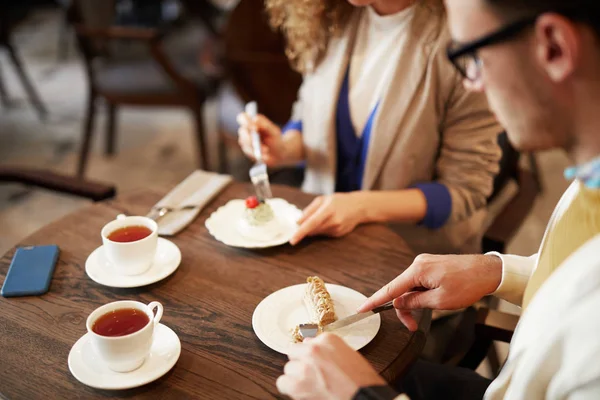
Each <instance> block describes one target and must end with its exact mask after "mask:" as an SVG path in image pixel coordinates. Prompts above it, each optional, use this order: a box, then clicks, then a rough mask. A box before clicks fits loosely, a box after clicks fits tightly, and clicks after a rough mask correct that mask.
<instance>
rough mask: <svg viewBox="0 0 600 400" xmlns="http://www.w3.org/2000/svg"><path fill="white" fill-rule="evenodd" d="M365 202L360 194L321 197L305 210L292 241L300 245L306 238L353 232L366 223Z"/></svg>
mask: <svg viewBox="0 0 600 400" xmlns="http://www.w3.org/2000/svg"><path fill="white" fill-rule="evenodd" d="M363 203H364V202H363V201H362V199H361V198H360V192H354V193H335V194H332V195H328V196H320V197H317V198H316V199H315V200H313V202H312V203H310V205H309V206H308V207H306V208H305V209H304V212H303V213H302V217H301V218H300V220H299V221H298V225H300V226H299V227H298V231H296V233H295V234H294V236H293V237H292V239H291V240H290V244H291V245H295V244H297V243H299V242H300V241H301V240H302V239H304V238H305V237H306V236H315V235H326V236H332V237H340V236H344V235H347V234H348V233H350V232H352V231H353V230H354V228H356V226H357V225H358V224H360V223H362V222H364V215H365V213H364V208H363V207H364V204H363Z"/></svg>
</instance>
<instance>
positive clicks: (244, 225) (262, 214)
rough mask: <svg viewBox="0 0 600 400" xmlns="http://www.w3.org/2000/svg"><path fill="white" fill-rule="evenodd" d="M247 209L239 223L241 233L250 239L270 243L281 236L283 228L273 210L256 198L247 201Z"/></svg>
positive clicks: (249, 198) (251, 197) (252, 197)
mask: <svg viewBox="0 0 600 400" xmlns="http://www.w3.org/2000/svg"><path fill="white" fill-rule="evenodd" d="M245 205H246V207H245V209H244V213H243V215H242V217H241V219H240V222H239V231H240V233H241V234H242V235H244V236H246V237H247V238H249V239H253V240H258V241H269V240H273V239H275V238H276V237H277V236H279V235H281V231H282V226H281V223H280V222H279V220H278V218H277V216H276V215H275V213H274V212H273V209H272V208H271V206H270V205H269V203H267V202H266V201H261V200H259V199H258V198H257V197H256V196H250V197H248V198H247V199H246V204H245Z"/></svg>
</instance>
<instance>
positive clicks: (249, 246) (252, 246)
mask: <svg viewBox="0 0 600 400" xmlns="http://www.w3.org/2000/svg"><path fill="white" fill-rule="evenodd" d="M271 200H277V201H283V202H285V203H286V206H287V207H289V208H293V209H295V211H297V212H298V213H302V210H300V209H299V208H298V206H296V205H295V204H293V203H290V202H289V201H287V200H286V199H283V198H281V197H275V198H273V199H271ZM243 201H244V200H242V199H231V200H229V201H228V202H227V203H225V204H223V205H222V206H220V207H219V208H217V209H216V210H215V211H213V212H212V213H211V214H210V215H209V216H208V218H207V219H206V221H204V226H205V227H206V229H207V230H208V233H209V234H210V235H211V236H212V237H213V238H214V239H215V240H216V241H218V242H220V243H223V244H224V245H226V246H229V247H234V248H237V249H266V248H270V247H278V246H282V245H285V244H286V243H288V242H289V239H279V240H276V239H274V240H271V241H267V242H263V243H261V242H254V243H253V244H247V245H245V246H240V245H238V244H234V243H232V242H231V241H228V240H222V239H219V238H217V236H216V235H215V232H214V229H213V228H211V225H212V224H211V220H213V219H214V216H215V214H218V213H219V212H220V211H221V209H223V208H225V207H227V206H229V205H230V204H231V203H237V202H242V203H243ZM249 243H252V242H249Z"/></svg>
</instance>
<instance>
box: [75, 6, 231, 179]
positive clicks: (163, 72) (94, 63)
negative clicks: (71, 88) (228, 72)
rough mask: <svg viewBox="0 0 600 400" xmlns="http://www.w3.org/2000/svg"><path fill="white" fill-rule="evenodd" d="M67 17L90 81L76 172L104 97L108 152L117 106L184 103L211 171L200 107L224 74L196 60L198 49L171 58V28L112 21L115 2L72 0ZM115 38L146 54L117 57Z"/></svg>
mask: <svg viewBox="0 0 600 400" xmlns="http://www.w3.org/2000/svg"><path fill="white" fill-rule="evenodd" d="M69 20H70V21H71V23H72V25H73V27H74V30H75V33H76V36H77V43H78V46H79V49H80V52H81V54H82V55H83V58H84V63H85V70H86V73H87V77H88V81H89V95H88V100H87V111H86V116H85V121H84V129H83V144H82V147H81V152H80V156H79V163H78V167H77V174H78V176H83V175H84V174H85V169H86V165H87V161H88V156H89V152H90V146H91V142H92V136H93V130H94V120H95V116H96V111H97V107H98V101H99V100H100V99H102V100H104V102H105V103H106V108H107V113H108V124H107V131H106V138H105V153H106V154H107V155H112V154H114V152H115V135H116V122H117V121H116V120H117V112H118V107H120V106H122V105H132V106H144V107H166V106H175V107H182V108H185V109H187V110H188V111H189V112H190V114H191V116H192V118H193V120H194V123H195V132H196V146H197V153H198V161H199V163H198V165H199V167H200V168H201V169H205V170H207V169H208V163H207V149H206V138H205V130H204V120H203V115H202V111H203V110H202V109H203V105H204V103H205V101H206V100H207V99H208V98H209V97H211V96H213V95H214V94H215V93H216V89H217V87H218V84H219V81H220V78H219V77H215V76H210V75H208V74H205V73H204V72H203V71H202V70H201V68H200V66H199V65H198V62H197V51H198V49H194V51H193V52H192V53H190V54H186V55H182V57H181V58H179V59H172V58H171V57H169V56H167V54H166V53H165V51H164V49H163V40H164V38H165V36H166V35H168V33H169V27H155V28H149V27H134V26H115V25H113V21H114V20H115V4H114V0H73V2H72V4H71V7H70V10H69ZM117 42H128V43H132V42H133V43H137V44H143V45H145V47H146V49H147V56H146V57H143V58H140V59H122V58H119V57H114V56H113V55H112V54H111V49H112V47H111V46H112V45H113V44H114V43H117Z"/></svg>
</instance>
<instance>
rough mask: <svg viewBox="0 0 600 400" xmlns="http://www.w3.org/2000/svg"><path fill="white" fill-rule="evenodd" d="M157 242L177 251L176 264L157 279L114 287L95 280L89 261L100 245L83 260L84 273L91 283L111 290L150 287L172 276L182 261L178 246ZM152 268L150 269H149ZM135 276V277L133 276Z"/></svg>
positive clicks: (161, 238) (164, 239) (168, 242)
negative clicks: (170, 246)
mask: <svg viewBox="0 0 600 400" xmlns="http://www.w3.org/2000/svg"><path fill="white" fill-rule="evenodd" d="M158 241H159V242H160V241H164V242H167V244H168V245H172V246H173V247H174V248H175V249H176V250H177V262H176V263H173V264H174V265H175V266H174V267H173V269H172V270H168V272H166V273H165V274H164V276H163V275H158V277H157V278H152V279H146V280H140V282H141V283H132V284H128V283H117V284H115V285H113V284H107V283H105V282H102V281H101V280H98V279H97V275H96V276H95V277H94V276H92V274H90V270H91V269H92V268H91V262H90V260H91V259H92V256H93V255H95V254H96V253H98V252H100V251H101V249H102V247H104V245H100V246H99V247H97V248H96V249H95V250H94V251H92V252H91V253H90V255H89V256H88V258H87V259H86V260H85V273H86V275H87V276H88V278H90V279H91V280H92V281H94V282H96V283H97V284H99V285H102V286H106V287H112V288H118V289H131V288H138V287H143V286H148V285H151V284H153V283H156V282H160V281H162V280H163V279H165V278H167V277H168V276H170V275H172V274H173V273H174V272H175V271H177V270H178V269H179V266H180V265H181V260H182V255H181V249H180V248H179V246H177V245H176V244H175V243H173V242H172V241H171V240H169V239H166V238H163V237H159V238H158ZM95 257H98V255H95ZM150 268H152V267H150ZM143 275H144V274H140V275H137V276H143ZM134 276H135V275H134Z"/></svg>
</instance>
